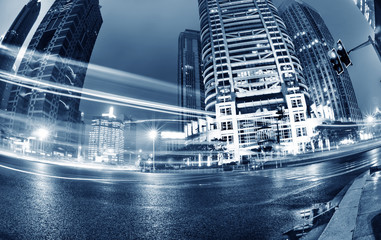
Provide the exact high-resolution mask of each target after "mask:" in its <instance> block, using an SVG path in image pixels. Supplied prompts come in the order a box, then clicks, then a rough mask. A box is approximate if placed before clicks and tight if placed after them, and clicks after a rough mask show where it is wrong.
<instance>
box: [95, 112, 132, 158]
mask: <svg viewBox="0 0 381 240" xmlns="http://www.w3.org/2000/svg"><path fill="white" fill-rule="evenodd" d="M124 126H125V124H124V123H123V120H120V119H117V118H116V116H115V115H114V112H113V108H112V107H111V108H110V112H109V113H107V114H102V116H101V117H96V118H94V119H93V120H92V123H91V131H90V136H89V147H88V159H89V160H90V161H95V162H105V163H122V162H123V161H124V141H125V140H124Z"/></svg>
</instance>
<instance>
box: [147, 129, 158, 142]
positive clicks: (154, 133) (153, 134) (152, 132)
mask: <svg viewBox="0 0 381 240" xmlns="http://www.w3.org/2000/svg"><path fill="white" fill-rule="evenodd" d="M148 135H149V137H150V138H151V139H152V140H155V139H156V137H157V130H151V131H150V132H149V133H148Z"/></svg>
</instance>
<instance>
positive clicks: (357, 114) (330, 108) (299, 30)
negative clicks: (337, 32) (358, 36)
mask: <svg viewBox="0 0 381 240" xmlns="http://www.w3.org/2000/svg"><path fill="white" fill-rule="evenodd" d="M279 9H280V13H281V17H282V18H283V20H284V22H285V24H286V26H287V28H288V31H289V34H290V35H291V37H292V38H293V42H294V44H295V49H296V54H297V56H298V58H299V59H300V61H301V64H302V67H303V72H304V76H305V77H306V80H307V85H308V87H309V92H310V96H311V101H312V110H313V113H314V114H315V116H316V117H317V118H324V119H330V120H334V121H361V120H362V114H361V111H360V109H359V106H358V103H357V98H356V95H355V91H354V89H353V85H352V81H351V78H350V76H349V74H348V71H346V70H345V71H344V72H343V73H342V74H341V75H337V74H336V72H335V71H334V70H333V68H332V65H331V63H330V60H329V57H328V54H327V53H328V51H329V50H331V49H332V48H333V47H334V44H335V41H334V40H333V37H332V35H331V33H330V32H329V30H328V28H327V26H326V24H325V23H324V20H323V19H322V18H321V16H320V15H319V14H318V13H317V12H316V11H315V10H314V9H313V8H312V7H311V6H309V5H307V4H305V3H303V2H302V1H293V0H290V1H287V2H285V3H284V4H282V5H281V7H280V8H279Z"/></svg>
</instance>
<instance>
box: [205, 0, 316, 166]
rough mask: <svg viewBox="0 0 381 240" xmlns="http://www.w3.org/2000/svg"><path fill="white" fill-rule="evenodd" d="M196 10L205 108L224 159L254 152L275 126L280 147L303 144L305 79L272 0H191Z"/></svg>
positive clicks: (270, 139)
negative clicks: (222, 147) (223, 149)
mask: <svg viewBox="0 0 381 240" xmlns="http://www.w3.org/2000/svg"><path fill="white" fill-rule="evenodd" d="M199 13H200V29H201V32H200V34H201V47H202V65H203V78H204V85H205V110H207V111H213V112H215V113H216V122H215V126H216V128H217V129H219V130H220V139H221V140H223V141H224V142H226V143H227V145H226V147H227V149H228V152H229V154H228V155H229V156H228V157H227V159H224V162H225V163H226V162H232V161H235V162H247V161H249V160H250V159H252V158H255V157H256V156H257V155H258V154H255V152H256V151H257V152H258V150H259V149H260V148H261V146H263V145H266V144H269V145H273V146H274V145H275V144H274V142H277V137H278V136H277V135H278V133H279V137H280V145H281V146H282V147H283V148H284V149H285V150H286V151H288V152H299V151H304V149H305V148H306V144H307V143H308V142H309V141H310V139H309V137H308V136H309V133H311V131H312V130H309V129H308V128H307V121H306V120H307V118H308V116H309V111H308V107H307V102H308V93H307V86H306V83H305V79H304V77H303V73H302V68H301V66H300V62H299V60H298V59H297V57H296V54H295V51H294V45H293V43H292V39H291V38H290V37H289V36H288V34H287V31H286V26H285V25H284V23H283V21H282V20H281V18H280V17H279V15H278V11H277V9H276V8H275V6H274V5H273V4H272V2H271V1H267V0H254V1H253V0H229V1H228V0H219V1H217V0H199ZM279 107H282V108H283V109H284V113H283V117H282V119H281V120H278V117H280V114H278V113H277V112H278V108H279ZM277 123H279V125H278V124H277ZM277 125H278V126H279V132H278V130H277ZM208 128H209V127H208Z"/></svg>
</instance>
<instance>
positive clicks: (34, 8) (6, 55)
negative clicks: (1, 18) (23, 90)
mask: <svg viewBox="0 0 381 240" xmlns="http://www.w3.org/2000/svg"><path fill="white" fill-rule="evenodd" d="M40 9H41V2H38V1H37V0H31V1H29V2H28V3H27V4H26V5H25V6H24V7H23V8H22V10H21V11H20V13H19V14H18V15H17V17H16V19H15V20H14V21H13V23H12V25H11V27H10V28H9V30H8V31H7V33H6V34H5V36H4V38H3V40H2V41H1V43H0V70H1V71H5V72H8V73H13V65H14V63H15V61H16V58H17V55H18V53H19V50H20V48H21V47H22V45H23V44H24V42H25V39H26V37H27V36H28V34H29V32H30V30H31V28H32V26H33V24H34V23H35V22H36V19H37V17H38V14H39V13H40ZM10 87H11V86H10V85H7V84H6V83H5V82H2V81H1V82H0V100H1V109H5V108H6V104H7V100H8V97H9V89H10Z"/></svg>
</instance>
